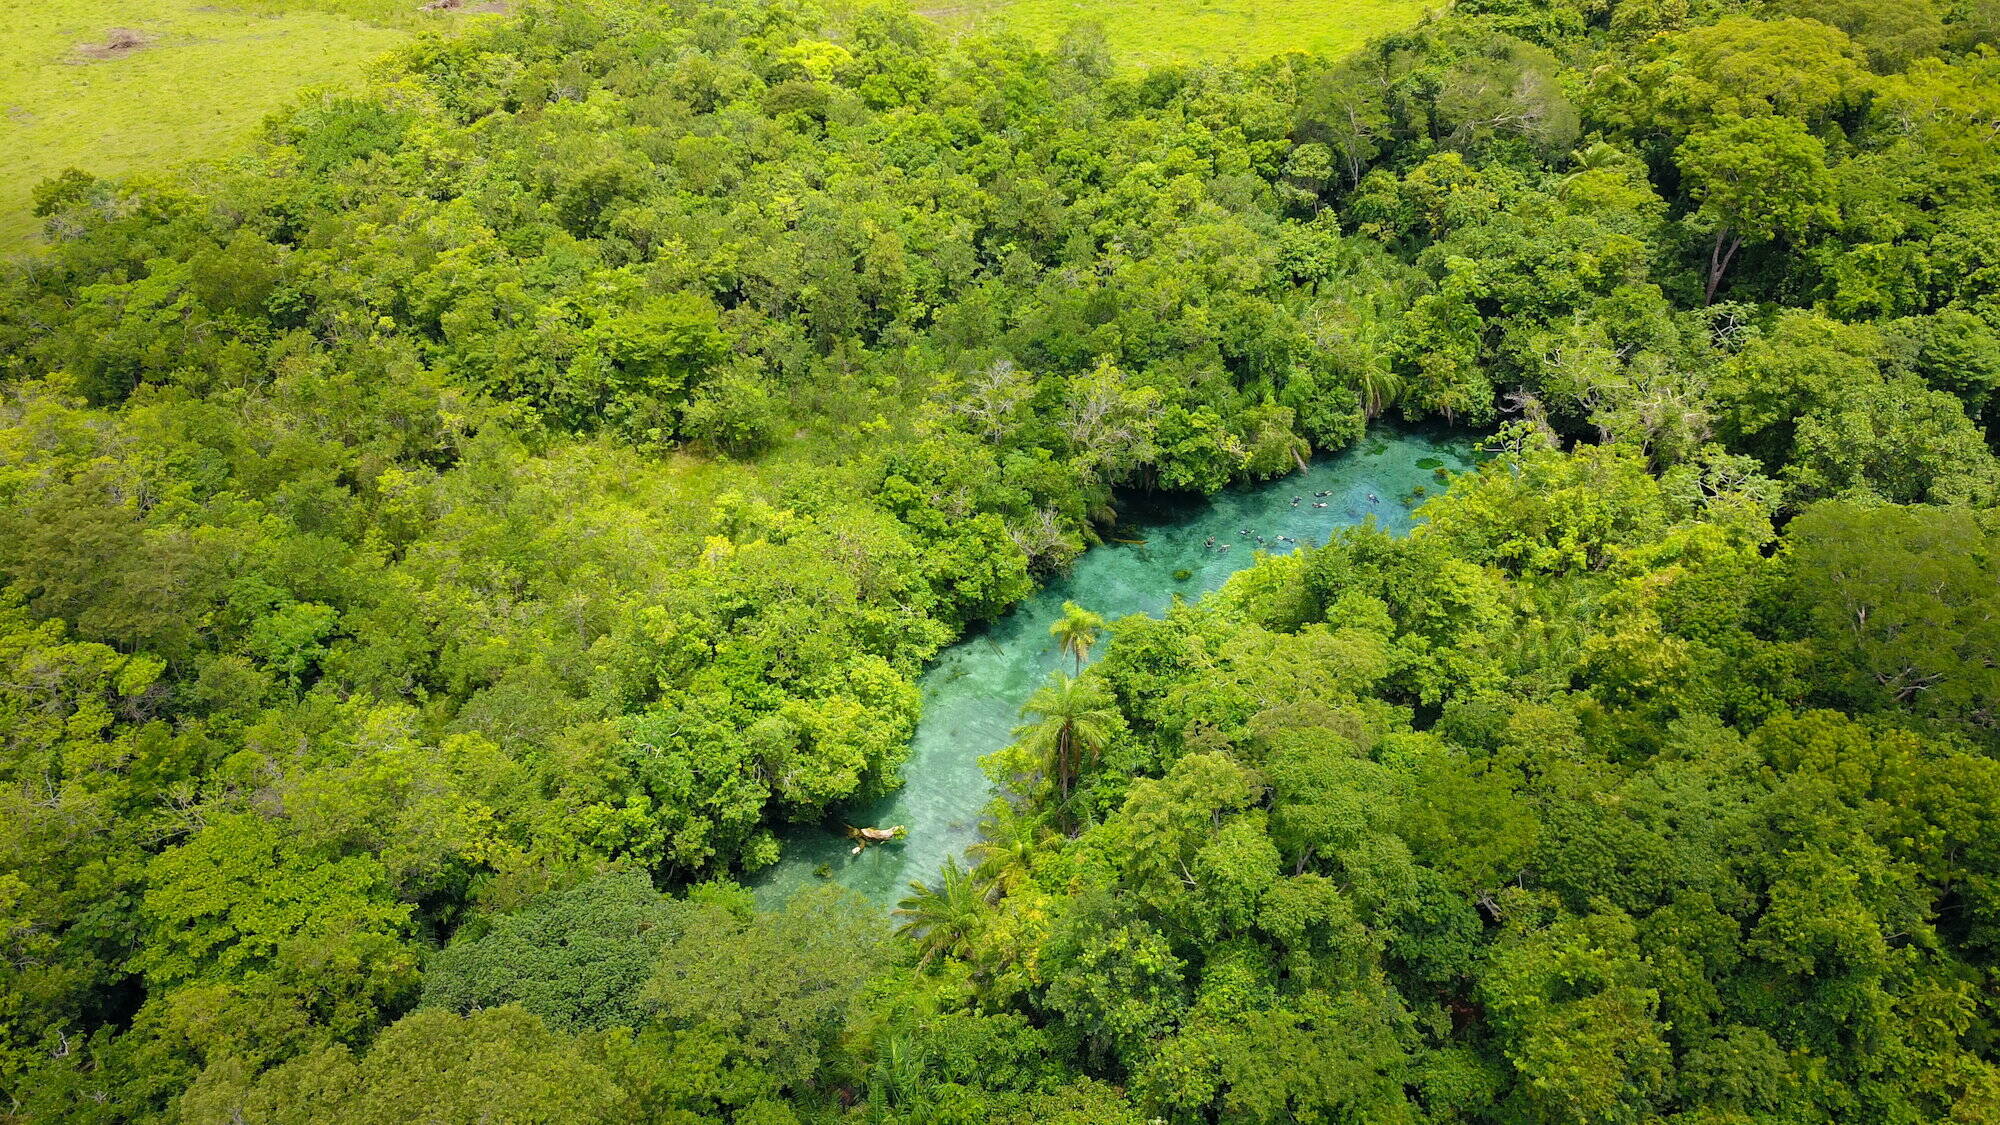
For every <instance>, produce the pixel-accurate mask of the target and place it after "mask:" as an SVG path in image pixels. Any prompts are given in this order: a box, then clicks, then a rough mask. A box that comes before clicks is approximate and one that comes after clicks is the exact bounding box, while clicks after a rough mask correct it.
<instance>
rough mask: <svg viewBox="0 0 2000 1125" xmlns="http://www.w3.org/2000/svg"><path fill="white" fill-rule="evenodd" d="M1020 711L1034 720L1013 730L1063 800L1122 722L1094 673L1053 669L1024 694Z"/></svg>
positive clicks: (1109, 694) (1108, 694) (1067, 796)
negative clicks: (1051, 676)
mask: <svg viewBox="0 0 2000 1125" xmlns="http://www.w3.org/2000/svg"><path fill="white" fill-rule="evenodd" d="M1021 714H1023V715H1032V716H1035V721H1034V722H1032V723H1030V724H1028V725H1027V726H1024V727H1021V728H1019V729H1018V730H1016V731H1015V732H1014V734H1015V737H1016V738H1018V739H1019V740H1020V744H1021V747H1022V748H1023V749H1024V750H1026V751H1027V752H1028V753H1029V754H1031V755H1033V756H1034V758H1035V759H1036V760H1037V761H1039V762H1040V763H1041V772H1042V776H1043V777H1046V778H1048V779H1049V780H1051V781H1053V782H1055V785H1056V789H1057V791H1058V792H1059V793H1060V794H1061V797H1062V799H1063V800H1065V801H1067V800H1068V799H1069V792H1070V787H1071V786H1073V785H1074V784H1075V783H1076V779H1077V777H1078V775H1079V774H1081V773H1082V772H1083V767H1084V765H1085V763H1086V761H1095V760H1096V758H1097V755H1098V754H1100V753H1101V752H1103V750H1104V747H1105V744H1106V743H1108V742H1110V741H1111V738H1112V737H1113V736H1114V735H1115V734H1116V733H1117V732H1118V730H1119V729H1120V727H1121V726H1122V724H1121V723H1120V721H1119V715H1118V710H1117V708H1116V707H1115V706H1114V705H1113V703H1112V699H1111V693H1110V692H1109V691H1107V690H1105V688H1104V685H1103V684H1101V683H1099V682H1098V681H1097V680H1094V679H1085V678H1081V677H1074V676H1069V675H1065V674H1064V673H1061V672H1057V673H1056V674H1055V678H1054V679H1053V680H1051V681H1050V682H1049V683H1048V684H1046V685H1045V686H1043V687H1042V688H1041V690H1039V691H1037V692H1035V694H1034V695H1033V696H1032V697H1031V698H1030V699H1029V700H1028V703H1027V705H1026V706H1025V707H1022V708H1021Z"/></svg>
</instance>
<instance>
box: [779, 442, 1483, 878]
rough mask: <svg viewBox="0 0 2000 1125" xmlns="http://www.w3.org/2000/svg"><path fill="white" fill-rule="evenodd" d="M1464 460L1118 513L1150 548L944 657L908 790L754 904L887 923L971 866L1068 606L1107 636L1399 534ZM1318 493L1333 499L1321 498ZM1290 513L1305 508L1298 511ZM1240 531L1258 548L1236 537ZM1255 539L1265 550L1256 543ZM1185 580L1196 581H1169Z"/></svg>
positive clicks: (1081, 576) (1075, 572)
mask: <svg viewBox="0 0 2000 1125" xmlns="http://www.w3.org/2000/svg"><path fill="white" fill-rule="evenodd" d="M1471 456H1472V446H1471V443H1470V441H1469V440H1468V439H1467V438H1465V437H1464V436H1463V435H1447V434H1439V433H1434V432H1425V431H1409V430H1395V429H1391V428H1388V427H1378V428H1377V429H1375V430H1373V431H1371V432H1370V433H1369V435H1368V436H1367V437H1366V438H1364V439H1363V440H1362V441H1361V442H1360V444H1358V445H1356V446H1354V447H1353V448H1351V449H1348V450H1346V451H1344V452H1342V453H1339V454H1337V455H1335V456H1332V457H1327V458H1323V459H1321V460H1319V461H1316V462H1314V463H1312V465H1311V466H1310V468H1309V469H1308V470H1307V471H1305V472H1303V473H1293V474H1292V475H1291V476H1287V477H1281V478H1279V479H1277V480H1275V481H1269V482H1266V483H1264V484H1260V485H1254V486H1247V487H1241V488H1232V489H1229V490H1227V491H1225V492H1222V493H1219V494H1217V495H1215V496H1212V497H1209V498H1207V499H1189V500H1183V501H1177V502H1176V501H1148V500H1143V499H1140V500H1134V499H1132V498H1129V497H1128V498H1126V500H1125V504H1124V507H1123V509H1122V514H1123V515H1124V517H1125V520H1126V522H1127V526H1126V527H1124V528H1123V529H1121V530H1120V531H1119V532H1117V534H1118V535H1120V536H1122V537H1127V538H1131V539H1143V540H1144V542H1143V543H1124V542H1108V543H1106V544H1105V545H1104V546H1102V547H1096V548H1093V549H1092V550H1090V551H1088V552H1086V553H1085V554H1084V556H1083V557H1082V558H1080V559H1078V560H1077V562H1076V565H1075V566H1074V567H1072V568H1071V570H1070V573H1069V574H1067V575H1064V576H1063V577H1061V578H1059V579H1056V580H1055V581H1052V582H1050V583H1049V584H1048V585H1046V586H1044V587H1042V589H1041V590H1039V591H1037V592H1036V593H1035V594H1034V595H1033V596H1031V597H1029V598H1028V599H1027V600H1025V601H1023V602H1021V603H1020V605H1018V606H1016V607H1015V609H1014V611H1013V612H1012V613H1010V614H1008V615H1007V616H1005V617H1003V618H1001V619H1000V620H998V621H995V622H992V623H991V624H988V625H984V626H980V627H977V628H975V629H973V630H972V631H971V632H968V633H967V634H966V635H965V637H964V638H963V639H961V640H960V641H959V642H958V643H956V644H954V645H952V646H951V647H949V648H947V649H945V650H944V651H943V652H941V653H939V654H938V659H937V661H936V662H935V663H933V664H932V665H931V667H930V668H929V669H928V670H926V671H925V673H924V675H923V677H922V679H921V680H920V681H919V687H920V688H921V689H922V691H923V717H922V718H921V719H919V720H918V722H917V729H916V734H915V737H914V738H912V740H911V745H910V757H909V760H908V761H907V762H905V763H904V765H903V787H902V788H901V789H899V790H897V791H896V792H894V793H892V794H890V795H889V796H886V797H883V798H881V799H879V800H876V801H873V802H869V803H867V804H862V805H856V806H852V807H849V808H847V809H843V810H841V811H840V813H839V814H838V815H837V816H836V817H835V818H833V819H832V820H830V821H829V823H828V825H827V826H824V827H823V826H819V825H805V826H800V827H797V828H794V829H792V830H791V831H790V832H789V833H788V834H787V835H786V837H785V841H784V843H785V854H784V858H783V859H781V860H780V861H779V862H778V863H777V864H775V865H773V866H772V867H771V868H770V869H768V870H767V871H765V872H763V873H762V874H761V875H760V876H759V877H758V878H757V879H756V880H755V886H756V888H757V893H758V895H759V897H760V898H762V899H763V900H764V901H765V902H766V904H767V905H769V904H776V903H778V902H782V901H783V900H784V899H785V898H787V897H789V896H790V895H791V894H792V893H793V892H795V891H797V890H799V889H800V888H802V887H806V886H811V885H815V884H818V883H821V882H824V881H826V880H829V879H830V880H832V881H834V882H837V883H840V884H841V885H843V886H846V887H848V888H850V889H852V890H855V891H858V892H860V893H861V894H862V895H864V896H866V897H867V898H868V899H870V900H872V901H874V902H876V903H879V904H880V905H881V906H882V907H883V908H884V909H887V908H890V907H893V906H894V905H895V904H896V901H897V900H898V899H900V898H902V897H903V896H904V895H905V894H907V893H908V890H909V884H910V882H911V881H913V880H915V881H920V882H934V881H935V880H936V878H937V873H938V868H939V867H940V866H941V865H942V864H943V863H944V861H945V859H946V858H948V857H951V856H958V855H962V854H964V852H965V849H966V848H967V847H968V846H969V845H971V844H972V843H973V842H974V841H975V840H977V839H978V836H979V821H980V817H981V815H982V814H983V813H984V812H985V810H986V806H987V805H988V804H989V803H991V801H992V799H993V787H992V785H991V783H990V782H988V780H987V778H986V775H985V773H984V772H982V771H981V770H980V768H979V759H980V758H982V757H984V756H985V755H987V754H990V753H992V752H993V751H995V750H998V749H1000V748H1001V747H1003V746H1006V745H1007V744H1008V743H1009V742H1012V741H1013V732H1014V728H1015V727H1016V726H1019V725H1020V723H1021V705H1022V704H1024V703H1026V702H1027V700H1028V697H1029V696H1031V695H1033V694H1034V693H1035V689H1036V688H1038V687H1040V686H1041V685H1042V684H1043V683H1045V682H1046V681H1047V680H1048V677H1049V674H1050V673H1052V672H1054V671H1056V670H1057V669H1067V668H1069V667H1071V666H1072V664H1071V661H1070V660H1069V659H1068V658H1066V657H1064V656H1063V655H1062V654H1061V653H1059V652H1058V651H1057V649H1056V643H1055V638H1054V637H1052V636H1050V635H1049V626H1050V625H1052V624H1054V623H1055V621H1056V620H1057V619H1058V618H1060V617H1061V616H1062V604H1063V602H1065V601H1073V602H1076V603H1077V604H1078V605H1081V606H1083V607H1084V608H1085V609H1088V610H1092V611H1093V612H1096V613H1099V614H1101V615H1103V617H1104V618H1105V620H1107V621H1115V620H1117V619H1118V618H1120V617H1125V616H1128V615H1130V614H1134V613H1144V614H1149V615H1152V616H1159V615H1161V614H1163V613H1165V612H1166V610H1167V608H1168V607H1169V606H1171V605H1172V604H1173V598H1174V595H1175V594H1180V595H1182V596H1183V597H1187V598H1190V599H1192V598H1195V597H1198V596H1199V595H1201V594H1205V593H1207V592H1209V591H1211V590H1214V589H1216V588H1217V587H1219V586H1221V585H1222V583H1223V581H1224V580H1225V579H1227V578H1228V577H1229V576H1230V575H1231V574H1234V573H1236V572H1237V571H1239V570H1242V569H1244V568H1246V567H1248V566H1250V565H1251V564H1252V563H1253V562H1255V561H1256V552H1257V551H1259V550H1262V551H1265V552H1267V553H1270V554H1289V553H1290V552H1292V551H1294V550H1296V549H1297V548H1298V547H1299V546H1300V545H1303V544H1313V545H1318V544H1320V543H1324V542H1325V541H1326V539H1327V537H1328V536H1329V535H1330V534H1331V533H1332V532H1333V531H1335V530H1336V529H1338V528H1342V527H1347V526H1350V525H1353V524H1358V523H1361V522H1362V521H1363V520H1365V519H1367V518H1368V517H1369V516H1371V515H1372V516H1374V517H1375V518H1376V519H1377V521H1378V522H1379V523H1380V524H1381V526H1382V527H1384V528H1385V529H1388V530H1390V531H1396V532H1402V531H1407V530H1408V529H1409V527H1410V525H1411V523H1412V519H1411V516H1410V512H1411V509H1412V508H1414V507H1415V506H1416V505H1418V504H1420V503H1422V500H1423V497H1418V496H1414V495H1413V493H1414V491H1415V490H1416V489H1417V488H1418V487H1422V488H1423V489H1424V490H1425V493H1426V495H1430V496H1434V495H1436V494H1437V493H1439V492H1442V491H1443V490H1444V482H1443V480H1441V479H1439V477H1438V470H1439V469H1446V470H1450V471H1458V470H1461V469H1464V468H1466V467H1468V466H1469V465H1470V464H1471ZM1320 492H1325V493H1327V495H1325V496H1318V495H1315V494H1316V493H1320ZM1294 497H1299V498H1300V499H1299V500H1298V502H1297V503H1296V504H1295V503H1294V502H1293V498H1294ZM1371 497H1373V499H1371ZM1315 504H1324V505H1326V506H1325V507H1324V508H1319V507H1314V505H1315ZM1245 530H1248V531H1250V532H1251V535H1250V536H1245V535H1243V534H1241V533H1242V532H1243V531H1245ZM1259 535H1261V536H1263V538H1264V543H1263V544H1262V545H1259V544H1258V543H1257V541H1256V539H1255V538H1254V536H1259ZM1281 536H1286V537H1289V538H1290V539H1291V540H1294V542H1286V541H1284V540H1283V539H1281V538H1280V537H1281ZM1211 538H1212V539H1213V540H1214V545H1213V546H1210V545H1209V540H1210V539H1211ZM1225 548H1226V549H1225ZM1182 570H1186V571H1188V572H1189V576H1188V577H1187V578H1185V579H1176V578H1175V577H1174V575H1175V573H1176V572H1178V571H1182ZM1099 643H1100V644H1102V643H1103V641H1102V639H1100V641H1099ZM843 823H846V824H853V825H878V826H883V827H887V826H889V825H896V824H900V825H903V826H904V827H906V828H908V829H909V835H908V836H907V837H906V838H905V839H903V840H900V841H894V842H891V843H887V844H878V845H876V846H874V847H871V848H867V849H865V850H864V851H863V852H862V853H861V854H860V855H858V856H857V855H853V854H851V849H852V848H853V844H852V843H851V842H850V841H849V840H848V839H847V838H846V837H845V835H843V834H842V833H841V832H840V831H839V829H840V826H841V824H843Z"/></svg>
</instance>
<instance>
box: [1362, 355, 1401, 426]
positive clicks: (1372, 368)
mask: <svg viewBox="0 0 2000 1125" xmlns="http://www.w3.org/2000/svg"><path fill="white" fill-rule="evenodd" d="M1354 382H1355V387H1354V389H1355V390H1356V391H1358V392H1360V394H1361V409H1362V410H1363V411H1364V412H1366V414H1367V416H1368V417H1369V418H1371V419H1372V418H1376V417H1379V416H1380V415H1381V413H1382V412H1383V411H1384V410H1387V409H1389V407H1390V406H1391V405H1393V404H1394V403H1395V401H1396V399H1397V398H1399V397H1401V395H1402V393H1403V380H1402V379H1401V377H1399V376H1398V375H1397V374H1396V373H1395V372H1394V371H1391V370H1390V369H1389V368H1388V367H1387V366H1386V365H1384V364H1381V363H1378V362H1369V363H1363V364H1362V365H1361V368H1360V370H1359V371H1356V372H1355V374H1354Z"/></svg>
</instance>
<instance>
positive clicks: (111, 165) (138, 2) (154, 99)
mask: <svg viewBox="0 0 2000 1125" xmlns="http://www.w3.org/2000/svg"><path fill="white" fill-rule="evenodd" d="M417 8H418V2H417V0H408V2H405V0H220V2H215V0H0V153H5V154H6V157H7V158H6V160H5V161H4V162H0V246H6V245H14V244H18V243H19V242H20V241H21V239H23V238H24V237H25V236H27V235H29V234H30V233H31V232H32V231H33V229H34V221H33V219H32V218H31V217H30V216H29V214H28V199H29V193H30V191H31V190H32V188H33V187H34V185H35V184H36V183H38V182H40V181H41V180H42V179H44V178H45V177H48V176H51V175H54V174H56V173H58V172H61V171H62V170H63V169H65V168H69V167H72V166H73V167H78V168H82V169H84V170H85V171H89V172H93V173H99V174H129V173H133V172H139V171H151V170H160V169H164V168H165V167H167V166H170V165H172V164H174V163H176V162H178V161H180V160H184V159H188V158H191V157H198V156H200V157H206V156H218V155H227V154H228V153H230V152H233V151H236V150H239V149H242V148H243V147H245V146H247V145H248V144H249V143H250V142H251V140H252V138H253V137H254V136H255V135H256V125H257V123H258V122H259V121H261V120H262V119H263V118H264V117H265V115H267V114H269V113H270V112H271V111H272V110H274V109H277V108H278V107H280V106H282V105H284V104H285V103H286V102H287V101H288V100H289V99H290V98H292V97H293V96H294V95H295V94H297V93H298V92H299V91H300V90H303V89H305V88H307V87H310V86H319V85H328V84H338V83H345V82H352V81H354V80H356V79H358V78H359V77H360V76H361V74H362V72H363V71H364V70H365V69H366V67H367V65H368V63H369V62H370V61H371V60H373V59H375V58H377V57H379V56H380V55H381V54H382V53H383V52H385V51H387V50H389V49H390V48H391V47H393V46H394V45H395V44H396V43H397V42H399V41H400V40H401V39H402V38H403V37H404V36H406V35H407V34H408V33H409V30H410V29H412V28H414V27H416V26H419V25H420V24H422V23H423V22H425V21H426V20H435V19H442V18H464V17H440V16H428V15H425V14H423V13H420V12H418V10H417ZM114 28H115V29H123V30H126V31H131V32H136V33H137V34H138V36H139V37H141V38H142V40H143V44H142V45H141V46H139V47H137V48H135V49H131V50H124V51H112V52H106V51H102V50H99V51H98V52H97V57H92V55H91V54H90V53H89V52H88V51H87V50H85V45H102V44H104V43H105V42H106V41H107V33H108V32H109V31H111V30H112V29H114Z"/></svg>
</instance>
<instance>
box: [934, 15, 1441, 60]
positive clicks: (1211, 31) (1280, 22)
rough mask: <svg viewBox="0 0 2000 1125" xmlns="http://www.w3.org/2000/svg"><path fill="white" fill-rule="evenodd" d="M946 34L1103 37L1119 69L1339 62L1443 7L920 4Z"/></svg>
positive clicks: (1049, 38)
mask: <svg viewBox="0 0 2000 1125" xmlns="http://www.w3.org/2000/svg"><path fill="white" fill-rule="evenodd" d="M917 3H918V6H919V10H921V11H923V12H924V13H925V14H927V15H929V16H931V17H932V18H934V19H936V20H937V21H938V22H940V23H942V24H944V25H945V26H947V27H951V28H956V29H960V30H963V29H969V28H973V27H980V28H992V27H1008V28H1012V29H1014V30H1016V31H1019V32H1020V33H1021V34H1023V35H1025V36H1027V37H1028V38H1029V39H1032V40H1034V41H1036V42H1038V43H1044V44H1048V43H1054V42H1056V41H1057V40H1058V39H1060V38H1061V36H1062V34H1063V33H1064V32H1065V31H1066V30H1068V29H1069V28H1070V27H1071V26H1073V25H1075V24H1079V23H1095V24H1097V25H1098V26H1100V27H1102V28H1103V29H1104V35H1105V38H1106V40H1108V41H1109V43H1110V45H1111V52H1112V55H1113V57H1115V58H1116V59H1117V60H1118V62H1119V63H1120V64H1123V65H1128V66H1130V65H1138V66H1145V65H1151V64H1156V63H1171V62H1199V61H1202V60H1206V59H1229V58H1235V59H1258V58H1267V57H1269V56H1271V55H1279V54H1283V53H1285V52H1287V51H1318V52H1321V53H1325V54H1341V53H1343V52H1346V51H1350V50H1353V49H1354V48H1356V47H1359V46H1361V45H1362V44H1363V43H1365V42H1367V41H1368V40H1369V39H1370V38H1372V37H1374V36H1377V35H1381V34H1384V33H1386V32H1390V31H1395V30H1398V29H1400V28H1405V27H1409V26H1410V25H1411V24H1414V23H1416V22H1417V20H1419V19H1420V18H1422V16H1423V14H1424V11H1425V10H1426V9H1428V8H1432V7H1436V6H1438V5H1439V4H1440V3H1441V0H970V2H969V3H964V4H958V3H955V2H954V0H917Z"/></svg>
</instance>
